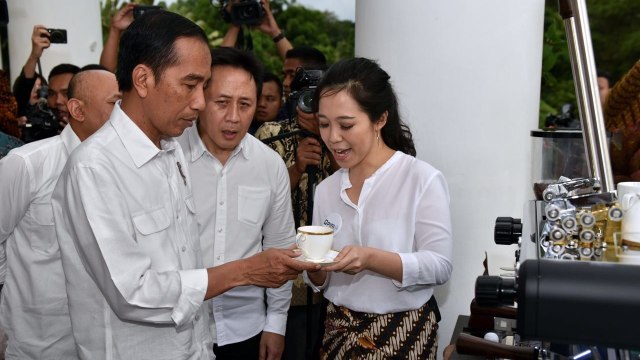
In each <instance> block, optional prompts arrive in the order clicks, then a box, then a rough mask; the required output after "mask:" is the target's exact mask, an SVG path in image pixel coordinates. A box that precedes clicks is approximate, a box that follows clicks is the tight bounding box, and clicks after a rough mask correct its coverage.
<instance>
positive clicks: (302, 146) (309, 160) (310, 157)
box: [294, 136, 322, 174]
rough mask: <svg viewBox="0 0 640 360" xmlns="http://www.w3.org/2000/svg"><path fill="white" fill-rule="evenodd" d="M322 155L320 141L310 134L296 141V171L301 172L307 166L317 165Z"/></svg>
mask: <svg viewBox="0 0 640 360" xmlns="http://www.w3.org/2000/svg"><path fill="white" fill-rule="evenodd" d="M321 155H322V146H321V145H320V141H318V139H315V138H313V137H311V136H307V137H306V138H304V139H302V140H301V141H300V142H299V143H298V149H297V151H296V163H295V164H294V166H295V167H296V171H298V173H299V174H303V173H304V172H305V170H306V169H307V166H309V165H311V166H319V165H320V160H321Z"/></svg>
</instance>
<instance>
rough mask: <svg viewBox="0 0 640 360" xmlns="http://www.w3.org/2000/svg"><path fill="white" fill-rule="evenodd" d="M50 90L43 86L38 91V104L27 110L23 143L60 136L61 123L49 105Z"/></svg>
mask: <svg viewBox="0 0 640 360" xmlns="http://www.w3.org/2000/svg"><path fill="white" fill-rule="evenodd" d="M48 92H49V88H48V87H47V86H46V85H42V86H41V87H40V88H39V89H38V102H37V103H36V104H35V105H33V106H30V107H29V108H28V109H27V113H26V116H27V123H26V124H25V125H24V128H23V129H22V141H24V142H25V143H29V142H32V141H36V140H41V139H46V138H49V137H52V136H55V135H58V131H59V130H60V123H59V122H58V119H57V118H56V115H55V114H54V113H53V111H51V109H50V108H49V106H48V105H47V93H48Z"/></svg>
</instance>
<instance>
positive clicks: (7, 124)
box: [0, 70, 20, 138]
mask: <svg viewBox="0 0 640 360" xmlns="http://www.w3.org/2000/svg"><path fill="white" fill-rule="evenodd" d="M17 113H18V103H17V102H16V98H15V97H14V96H13V94H11V88H10V87H9V78H8V77H7V73H5V72H4V71H3V70H0V131H2V132H4V133H5V134H8V135H11V136H14V137H17V138H19V137H20V128H19V127H18V123H17V122H16V114H17Z"/></svg>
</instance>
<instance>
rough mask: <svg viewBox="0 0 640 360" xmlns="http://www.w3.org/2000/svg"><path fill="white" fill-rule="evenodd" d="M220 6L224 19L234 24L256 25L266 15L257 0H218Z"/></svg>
mask: <svg viewBox="0 0 640 360" xmlns="http://www.w3.org/2000/svg"><path fill="white" fill-rule="evenodd" d="M212 1H215V0H212ZM220 6H221V10H222V11H221V14H222V18H223V19H224V21H226V22H230V23H232V24H235V25H249V26H253V25H258V24H260V23H261V22H262V19H263V18H264V16H265V15H266V12H265V10H264V8H263V7H262V4H260V1H259V0H220Z"/></svg>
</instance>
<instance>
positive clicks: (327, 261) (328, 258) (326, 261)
mask: <svg viewBox="0 0 640 360" xmlns="http://www.w3.org/2000/svg"><path fill="white" fill-rule="evenodd" d="M336 256H338V252H337V251H335V250H329V252H328V253H326V254H325V256H324V258H322V259H308V258H307V257H306V256H305V255H304V254H302V255H300V256H298V257H297V258H296V259H297V260H300V261H304V262H308V263H314V264H320V265H321V266H327V265H333V264H335V263H337V261H335V258H336Z"/></svg>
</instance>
